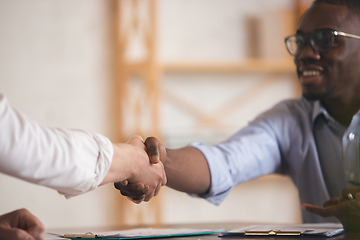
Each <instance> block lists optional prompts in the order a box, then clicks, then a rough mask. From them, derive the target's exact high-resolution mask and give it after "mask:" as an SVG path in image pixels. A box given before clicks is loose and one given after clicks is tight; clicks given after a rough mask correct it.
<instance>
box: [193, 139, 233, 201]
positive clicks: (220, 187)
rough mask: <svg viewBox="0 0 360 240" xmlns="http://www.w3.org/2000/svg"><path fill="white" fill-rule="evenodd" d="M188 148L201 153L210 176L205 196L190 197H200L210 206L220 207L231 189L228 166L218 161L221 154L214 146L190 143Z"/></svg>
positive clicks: (231, 182) (231, 183)
mask: <svg viewBox="0 0 360 240" xmlns="http://www.w3.org/2000/svg"><path fill="white" fill-rule="evenodd" d="M189 146H190V147H194V148H197V149H198V150H200V151H201V152H202V154H204V156H205V158H206V160H207V163H208V165H209V169H210V176H211V186H210V189H209V192H208V193H207V194H203V195H194V194H190V195H191V196H194V197H201V198H204V199H206V200H207V201H209V202H210V203H212V204H215V205H220V203H221V202H222V201H224V199H225V198H226V197H227V195H228V194H229V193H230V190H231V188H232V187H233V181H232V179H231V176H230V175H229V170H228V164H227V163H224V162H222V161H221V160H220V159H223V156H222V157H218V156H219V155H221V154H222V153H221V152H220V150H219V149H218V148H216V147H215V146H207V145H205V144H203V143H200V142H194V143H191V144H189Z"/></svg>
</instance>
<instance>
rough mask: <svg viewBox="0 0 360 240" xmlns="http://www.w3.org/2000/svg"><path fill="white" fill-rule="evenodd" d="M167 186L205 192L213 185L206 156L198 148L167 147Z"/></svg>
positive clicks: (187, 191) (192, 191) (195, 192)
mask: <svg viewBox="0 0 360 240" xmlns="http://www.w3.org/2000/svg"><path fill="white" fill-rule="evenodd" d="M164 167H165V172H166V176H167V180H168V182H167V184H166V185H167V186H168V187H171V188H173V189H175V190H178V191H182V192H186V193H191V194H199V195H201V194H204V193H206V192H207V191H208V190H209V188H210V185H211V177H210V170H209V166H208V163H207V161H206V158H205V156H204V155H203V154H202V153H201V152H200V151H199V150H198V149H196V148H193V147H185V148H181V149H176V150H170V149H167V154H166V160H165V161H164Z"/></svg>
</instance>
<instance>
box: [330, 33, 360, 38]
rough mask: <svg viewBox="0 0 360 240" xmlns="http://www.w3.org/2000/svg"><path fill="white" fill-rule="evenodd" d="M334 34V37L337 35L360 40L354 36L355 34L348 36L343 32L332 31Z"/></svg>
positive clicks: (348, 34)
mask: <svg viewBox="0 0 360 240" xmlns="http://www.w3.org/2000/svg"><path fill="white" fill-rule="evenodd" d="M334 34H335V35H339V36H343V37H349V38H356V39H360V36H358V35H355V34H350V33H344V32H339V31H334Z"/></svg>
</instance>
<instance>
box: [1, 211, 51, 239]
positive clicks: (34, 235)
mask: <svg viewBox="0 0 360 240" xmlns="http://www.w3.org/2000/svg"><path fill="white" fill-rule="evenodd" d="M44 230H45V226H44V224H42V222H40V220H39V219H38V218H37V217H35V216H34V215H32V214H31V213H30V212H29V211H28V210H26V209H19V210H16V211H13V212H10V213H7V214H4V215H1V216H0V239H6V240H7V239H11V240H24V239H26V240H43V239H44Z"/></svg>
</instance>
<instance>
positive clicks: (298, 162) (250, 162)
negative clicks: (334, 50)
mask: <svg viewBox="0 0 360 240" xmlns="http://www.w3.org/2000/svg"><path fill="white" fill-rule="evenodd" d="M359 136H360V111H359V112H358V113H357V114H356V115H355V116H354V117H353V121H352V123H351V125H350V126H349V127H348V128H347V129H346V128H345V127H343V126H341V125H340V124H338V123H337V122H336V121H335V120H334V119H332V118H331V116H330V115H329V114H327V112H326V111H325V109H323V108H322V107H321V106H320V103H319V102H318V101H315V102H311V101H307V100H305V99H297V100H287V101H283V102H280V103H279V104H277V105H276V106H274V107H273V108H272V109H270V110H268V111H266V112H264V113H263V114H261V115H259V116H258V117H257V118H256V119H255V120H254V121H252V122H251V123H249V125H248V126H247V127H245V128H243V129H241V130H240V131H238V132H237V133H236V134H235V135H233V136H232V137H230V138H229V139H228V140H226V141H224V142H221V143H219V144H217V145H212V146H208V145H204V144H202V143H198V142H195V143H192V144H190V146H192V147H196V148H197V149H199V150H200V151H201V152H202V153H203V154H204V156H205V157H206V159H207V161H208V164H209V168H210V172H211V188H210V192H209V193H208V194H206V195H204V196H201V197H203V198H205V199H207V200H208V201H209V202H211V203H213V204H216V205H218V204H220V203H221V202H222V201H223V200H224V199H225V197H226V196H227V195H228V193H229V191H230V190H231V188H232V187H233V186H235V185H237V184H240V183H242V182H245V181H249V180H251V179H255V178H258V177H260V176H263V175H267V174H271V173H279V174H287V175H289V176H290V177H291V179H292V181H293V182H294V184H295V185H296V187H297V189H298V191H299V197H300V202H301V203H310V204H313V205H317V206H322V205H323V203H324V202H325V201H327V200H329V199H330V198H331V197H334V196H339V195H341V191H342V189H343V188H344V187H354V185H350V184H348V183H347V180H349V179H352V180H354V181H359V180H360V177H359V172H360V170H359V160H360V157H359V151H360V147H359V146H360V141H359ZM319 156H320V158H321V159H319ZM323 171H325V172H326V173H325V174H323ZM302 217H303V222H305V223H311V222H338V221H337V219H336V218H334V217H332V218H322V217H320V216H317V215H315V214H312V213H309V212H306V211H304V210H302Z"/></svg>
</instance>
